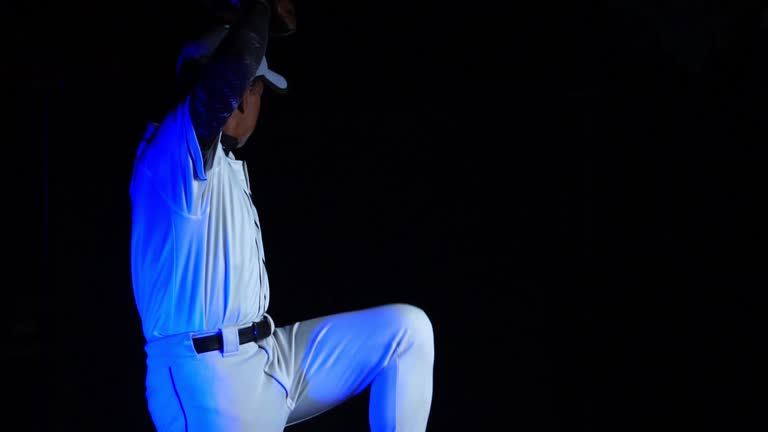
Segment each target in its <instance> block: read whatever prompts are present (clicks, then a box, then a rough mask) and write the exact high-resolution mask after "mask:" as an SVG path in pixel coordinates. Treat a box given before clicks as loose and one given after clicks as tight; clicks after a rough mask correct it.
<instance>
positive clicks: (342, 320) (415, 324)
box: [275, 304, 432, 424]
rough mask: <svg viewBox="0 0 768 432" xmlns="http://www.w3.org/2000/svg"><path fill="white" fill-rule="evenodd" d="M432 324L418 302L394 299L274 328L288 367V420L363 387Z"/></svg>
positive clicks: (313, 412)
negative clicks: (405, 343) (403, 344)
mask: <svg viewBox="0 0 768 432" xmlns="http://www.w3.org/2000/svg"><path fill="white" fill-rule="evenodd" d="M431 332H432V328H431V324H430V322H429V320H428V318H427V317H426V315H425V314H424V312H423V311H422V310H421V309H419V308H416V307H414V306H410V305H405V304H390V305H384V306H378V307H373V308H368V309H362V310H357V311H351V312H344V313H339V314H334V315H329V316H325V317H320V318H315V319H311V320H307V321H302V322H299V323H296V324H293V325H290V326H286V327H281V328H279V329H277V330H276V332H275V339H276V341H277V345H278V349H279V350H280V357H281V361H284V364H283V365H284V366H286V367H287V368H289V370H288V371H286V372H287V374H288V375H289V376H290V387H289V397H290V398H291V399H292V400H293V403H294V408H293V410H292V411H291V414H290V415H289V417H288V424H292V423H296V422H298V421H301V420H303V419H306V418H309V417H312V416H314V415H317V414H319V413H321V412H323V411H326V410H328V409H330V408H332V407H333V406H335V405H337V404H339V403H341V402H343V401H344V400H346V399H348V398H350V397H352V396H354V395H356V394H358V393H359V392H361V391H362V390H363V389H365V388H366V387H367V386H368V385H369V384H370V383H371V382H372V381H373V379H374V378H375V377H376V375H377V374H378V373H379V372H380V371H381V370H382V369H383V368H384V367H386V366H387V364H389V362H390V360H391V359H392V357H393V356H394V355H396V352H397V349H398V344H399V343H401V342H402V341H404V340H411V339H413V338H412V337H409V338H404V334H406V333H410V334H411V336H413V333H424V335H423V337H424V338H431V337H432V334H431Z"/></svg>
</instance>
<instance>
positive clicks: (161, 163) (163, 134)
mask: <svg viewBox="0 0 768 432" xmlns="http://www.w3.org/2000/svg"><path fill="white" fill-rule="evenodd" d="M207 180H208V178H207V176H206V170H205V166H204V163H203V155H202V152H201V148H200V145H199V143H198V142H197V137H196V134H195V130H194V128H193V127H192V123H191V121H190V116H189V98H187V99H186V100H185V101H184V102H182V103H180V104H179V105H178V106H176V107H175V108H174V109H172V110H170V111H169V112H168V114H167V115H166V116H165V118H164V119H163V121H162V122H160V123H159V124H155V125H152V124H151V125H150V126H148V128H147V131H146V133H145V134H144V136H143V138H142V141H141V143H140V145H139V149H138V151H137V153H136V159H135V161H134V171H133V176H132V179H131V188H130V189H131V197H132V200H133V202H134V205H135V206H136V205H142V204H145V205H146V203H147V202H156V200H155V199H154V198H152V197H151V195H157V197H156V198H159V199H160V200H162V202H164V203H165V204H167V205H169V206H170V207H171V208H172V209H174V210H175V211H177V212H180V213H184V214H188V215H194V214H197V213H199V211H200V205H201V203H199V202H198V201H199V199H198V198H197V197H198V196H199V190H200V188H201V187H203V185H204V183H205V182H206V181H207Z"/></svg>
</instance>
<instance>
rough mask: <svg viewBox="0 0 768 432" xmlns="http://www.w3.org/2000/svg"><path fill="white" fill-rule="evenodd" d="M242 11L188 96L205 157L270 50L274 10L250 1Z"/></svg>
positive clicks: (263, 1) (263, 2)
mask: <svg viewBox="0 0 768 432" xmlns="http://www.w3.org/2000/svg"><path fill="white" fill-rule="evenodd" d="M241 8H242V11H241V13H240V14H239V16H238V18H237V19H236V20H235V22H233V23H232V24H231V25H230V26H229V28H228V31H226V34H225V36H224V37H223V39H221V42H220V43H219V44H218V46H217V47H216V48H215V51H214V52H213V53H212V55H211V57H210V59H208V60H207V61H206V62H205V63H204V64H203V65H202V66H200V70H199V74H198V76H197V79H196V80H195V83H194V85H193V86H192V89H191V91H190V93H189V115H190V119H191V121H192V126H193V127H194V129H195V134H196V136H197V140H198V143H199V144H200V147H201V151H202V152H203V154H206V153H207V151H208V150H209V149H210V147H211V146H213V144H214V143H215V141H216V138H217V137H218V135H219V132H221V129H222V128H223V127H224V124H225V123H226V122H227V120H228V119H229V117H230V115H231V114H232V111H233V110H234V109H235V108H236V107H237V105H238V104H239V103H240V99H241V98H242V96H243V93H244V91H245V90H246V88H247V87H248V85H249V84H250V82H251V81H252V80H253V79H254V78H255V76H256V71H257V69H258V67H259V64H260V63H261V59H262V58H263V57H264V54H265V52H266V49H267V41H268V38H269V25H270V20H271V14H272V11H271V9H272V8H271V6H270V5H269V3H268V2H267V1H266V0H249V1H247V2H244V3H243V4H242V6H241ZM181 67H183V65H182V66H181Z"/></svg>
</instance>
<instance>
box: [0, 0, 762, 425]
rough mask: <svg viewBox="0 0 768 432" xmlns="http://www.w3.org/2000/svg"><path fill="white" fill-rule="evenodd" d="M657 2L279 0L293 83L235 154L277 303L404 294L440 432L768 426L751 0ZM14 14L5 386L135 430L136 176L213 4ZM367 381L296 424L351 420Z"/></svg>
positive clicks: (282, 319)
mask: <svg viewBox="0 0 768 432" xmlns="http://www.w3.org/2000/svg"><path fill="white" fill-rule="evenodd" d="M497 3H499V4H497ZM501 3H504V4H505V6H502V4H501ZM656 3H658V4H652V3H650V2H640V1H635V0H631V1H621V2H576V1H572V2H567V3H565V2H564V3H563V4H555V3H546V4H544V3H539V6H536V7H531V6H523V5H522V4H520V5H518V4H517V3H515V2H495V3H491V2H487V3H473V2H465V3H463V4H460V3H456V4H454V3H447V2H408V3H403V2H352V1H334V2H308V1H300V0H297V1H296V6H297V15H298V23H299V30H298V32H297V33H296V34H295V35H293V36H291V37H288V38H284V39H274V40H273V41H272V42H270V48H269V49H270V51H269V54H268V57H269V59H270V66H271V67H272V68H274V69H275V70H277V71H279V72H281V73H282V74H283V75H284V76H286V78H287V79H288V81H289V83H290V86H291V91H290V93H289V94H288V95H285V96H277V95H274V94H266V95H265V97H264V101H263V108H262V116H261V118H260V120H259V125H258V128H257V130H256V132H255V133H254V137H253V142H251V143H249V144H248V146H247V147H245V148H243V149H242V150H241V151H240V154H239V155H238V156H239V157H241V158H243V159H245V160H247V161H248V165H249V168H250V171H251V182H252V185H253V189H254V199H255V202H256V204H257V207H258V209H259V212H260V217H261V220H262V225H263V227H264V230H265V231H264V243H265V249H266V253H267V257H268V262H269V268H268V269H269V273H270V281H271V286H272V302H271V306H270V312H271V314H272V315H273V316H274V317H275V318H276V321H277V322H278V324H287V323H290V322H293V321H296V320H302V319H306V318H310V317H314V316H319V315H324V314H328V313H333V312H338V311H343V310H348V309H355V308H361V307H367V306H372V305H377V304H382V303H388V302H408V303H413V304H415V305H418V306H420V307H422V308H423V309H424V310H425V311H426V312H427V313H428V314H429V316H430V317H431V319H432V322H433V326H434V329H435V344H436V363H435V385H434V398H433V406H432V415H431V419H430V427H429V429H430V430H520V431H597V430H600V431H627V430H645V431H647V430H658V429H660V428H662V427H663V428H675V429H678V430H702V429H712V430H734V431H751V430H765V427H766V420H765V418H766V416H765V406H766V402H768V400H767V399H768V397H766V381H767V380H766V374H765V372H764V370H765V367H764V365H765V364H766V360H768V359H767V358H766V348H765V346H766V344H765V336H764V334H765V333H764V329H763V327H762V326H763V322H764V311H765V309H766V308H765V306H766V294H765V287H766V286H768V284H766V278H765V276H766V273H765V258H766V253H765V250H766V246H765V245H766V243H765V240H766V238H765V232H766V230H765V224H766V220H767V219H766V212H765V210H764V203H765V199H766V198H765V197H766V193H765V185H766V184H768V183H766V175H765V172H766V162H768V153H767V152H766V137H767V136H768V135H767V134H766V132H768V130H767V128H766V117H765V114H766V110H765V101H766V96H768V95H767V94H766V85H765V84H766V82H765V76H766V74H768V68H766V57H767V55H766V50H768V43H766V42H768V41H767V37H768V15H766V11H765V9H762V10H761V9H760V8H759V7H757V5H750V4H746V3H743V2H741V3H740V2H721V3H720V4H717V3H715V2H699V1H669V2H656ZM502 7H504V9H502ZM13 12H14V14H9V15H8V16H7V18H8V21H12V23H13V24H18V25H14V26H8V27H7V28H10V29H12V30H11V32H10V33H9V37H8V38H7V42H10V43H9V46H11V49H10V50H9V51H8V52H11V53H12V54H14V55H15V56H14V61H15V60H18V61H19V63H18V65H19V67H8V63H6V65H5V66H4V68H6V69H7V71H9V72H10V74H11V75H10V76H11V79H10V80H9V81H8V83H10V85H7V86H6V91H7V92H8V93H9V94H10V95H11V97H15V99H12V100H19V101H21V102H20V105H15V106H16V107H20V108H21V109H16V110H15V111H16V112H17V113H22V117H23V119H22V120H23V123H22V125H23V127H19V128H18V129H19V130H20V132H21V133H22V136H23V137H24V138H23V139H22V141H20V142H21V143H28V142H30V141H34V142H35V143H40V145H36V146H35V150H39V151H37V152H34V155H35V156H39V158H37V159H33V158H32V155H33V151H32V150H28V149H27V148H26V147H24V146H23V145H22V146H21V147H22V150H23V152H24V155H25V156H26V157H24V158H23V159H15V160H18V161H20V162H18V164H17V163H16V162H12V163H10V164H9V162H8V161H6V164H9V165H11V166H10V167H11V168H18V169H21V170H22V172H24V173H25V175H26V176H29V177H21V178H20V177H11V178H10V179H8V178H7V179H6V181H7V182H8V183H7V185H8V187H7V188H6V189H7V190H9V191H10V192H16V191H18V190H19V189H20V188H19V187H17V185H18V184H21V183H25V184H27V185H38V186H39V187H36V188H35V192H36V193H35V194H34V195H32V196H34V197H38V198H40V199H38V200H37V202H36V203H33V205H31V206H22V205H19V206H18V207H19V208H24V207H26V208H38V207H40V206H39V204H40V203H42V210H43V211H42V212H40V213H38V215H40V214H42V215H43V217H42V221H41V222H42V226H43V229H42V236H41V237H37V236H31V237H32V238H34V239H32V240H30V238H26V240H25V241H24V244H26V245H27V246H25V249H24V250H25V251H26V250H28V249H29V248H30V247H34V248H37V247H36V246H29V245H39V244H40V242H39V241H37V240H35V239H40V238H42V251H43V255H42V257H43V259H42V261H41V263H42V266H41V269H40V270H35V272H34V273H33V274H32V275H31V278H30V280H35V281H36V282H39V286H41V287H42V289H41V290H32V289H29V290H18V291H19V292H20V293H21V295H19V296H17V297H16V298H17V300H16V303H14V304H13V305H12V306H9V309H11V310H12V311H13V315H12V316H13V326H12V328H13V339H12V346H13V348H12V349H11V350H10V352H11V354H12V356H13V357H14V359H16V360H21V362H20V363H19V364H20V365H21V366H20V367H19V368H15V369H13V370H9V371H8V372H7V373H8V374H9V375H10V377H11V378H15V380H13V381H14V383H18V384H20V386H19V387H16V388H14V391H13V392H11V394H10V395H9V396H10V397H12V398H14V399H15V400H17V401H20V402H29V403H28V404H26V403H25V404H24V405H19V406H24V407H26V408H28V409H23V410H22V409H20V410H17V411H16V412H17V413H18V414H19V415H20V416H22V418H24V419H25V420H24V421H25V422H27V423H28V424H41V425H42V426H43V427H44V428H46V429H49V430H61V429H66V430H70V429H71V430H126V431H150V430H152V425H151V421H150V419H149V416H148V412H147V410H146V405H145V400H144V394H143V392H144V387H143V385H144V384H143V379H144V376H143V374H144V359H145V357H144V352H143V336H142V334H141V327H140V322H139V318H138V315H137V313H136V311H135V306H134V303H133V297H132V288H131V280H130V261H129V254H130V249H129V236H130V202H129V197H128V181H129V177H130V171H131V167H132V158H133V154H134V152H135V151H136V147H137V145H138V140H139V138H140V136H141V133H142V131H143V128H144V126H145V124H146V122H147V121H151V120H157V119H158V116H160V115H162V113H163V112H164V109H165V108H166V106H165V104H166V103H167V100H168V98H169V96H170V85H171V83H172V80H173V73H174V65H175V61H176V55H177V53H178V50H179V49H180V47H181V44H182V43H183V42H184V41H185V40H187V39H189V38H190V37H193V36H194V35H196V34H197V33H198V32H199V31H200V30H201V29H202V28H204V27H205V25H206V24H207V23H208V22H209V20H208V18H209V16H207V15H206V14H205V11H204V10H203V9H202V8H200V7H197V6H196V5H195V4H194V3H193V2H189V1H187V2H184V1H169V0H165V1H133V2H80V3H72V2H60V3H56V4H52V5H40V4H30V5H27V6H24V8H23V9H14V10H13ZM16 12H18V14H17V15H15V13H16ZM28 17H32V18H28ZM40 17H42V18H43V19H39V18H40ZM27 108H31V109H32V111H30V110H27ZM30 112H31V113H32V114H31V115H29V114H28V113H30ZM12 147H14V148H18V147H20V146H19V145H13V146H12ZM27 178H33V179H42V181H31V182H27V181H26V179H27ZM25 195H26V198H25V199H30V198H29V194H24V193H19V197H24V196H25ZM9 197H10V195H9ZM13 197H14V198H9V200H16V199H20V198H16V195H13ZM33 200H34V199H33ZM15 202H16V201H12V202H11V204H10V205H13V206H15V205H16V204H15ZM34 204H38V206H36V207H35V206H34ZM24 214H26V213H24ZM20 218H21V219H25V220H26V221H29V220H35V221H40V218H39V217H38V218H34V217H32V218H30V217H27V216H24V215H21V216H20ZM39 226H40V225H37V224H35V225H34V230H33V231H26V232H39V228H38V227H39ZM9 231H10V232H9V235H19V232H13V231H15V230H14V229H13V228H10V229H9ZM16 255H17V256H18V254H16ZM26 261H27V263H29V260H26ZM32 261H33V262H34V263H35V264H36V263H37V262H38V261H34V260H32ZM33 265H34V264H33ZM35 268H36V267H35ZM11 271H12V270H11ZM22 279H23V275H22ZM32 383H35V385H32ZM37 384H39V385H37ZM16 389H18V390H16ZM366 403H367V393H366V394H363V395H361V396H360V397H357V398H355V399H353V400H351V401H350V402H348V403H346V404H344V405H342V406H339V407H338V408H336V409H334V410H332V411H331V412H329V413H326V414H325V415H323V416H319V417H316V418H314V419H311V420H309V421H307V422H305V423H302V424H300V425H297V426H294V427H291V428H290V429H292V430H295V431H302V430H354V431H357V430H365V429H366V427H367V408H366Z"/></svg>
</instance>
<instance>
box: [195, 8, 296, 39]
mask: <svg viewBox="0 0 768 432" xmlns="http://www.w3.org/2000/svg"><path fill="white" fill-rule="evenodd" d="M197 1H199V2H201V3H202V4H203V6H204V8H205V9H207V10H208V11H209V12H210V13H211V14H212V15H213V17H214V19H215V21H216V23H217V24H232V23H234V22H235V21H237V19H238V17H239V16H240V15H241V12H242V11H243V9H245V8H247V7H248V5H249V4H252V3H256V2H258V3H265V4H267V5H269V8H270V11H271V18H270V23H269V36H270V37H281V36H287V35H290V34H293V33H295V32H296V8H295V7H294V2H293V0H197Z"/></svg>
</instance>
